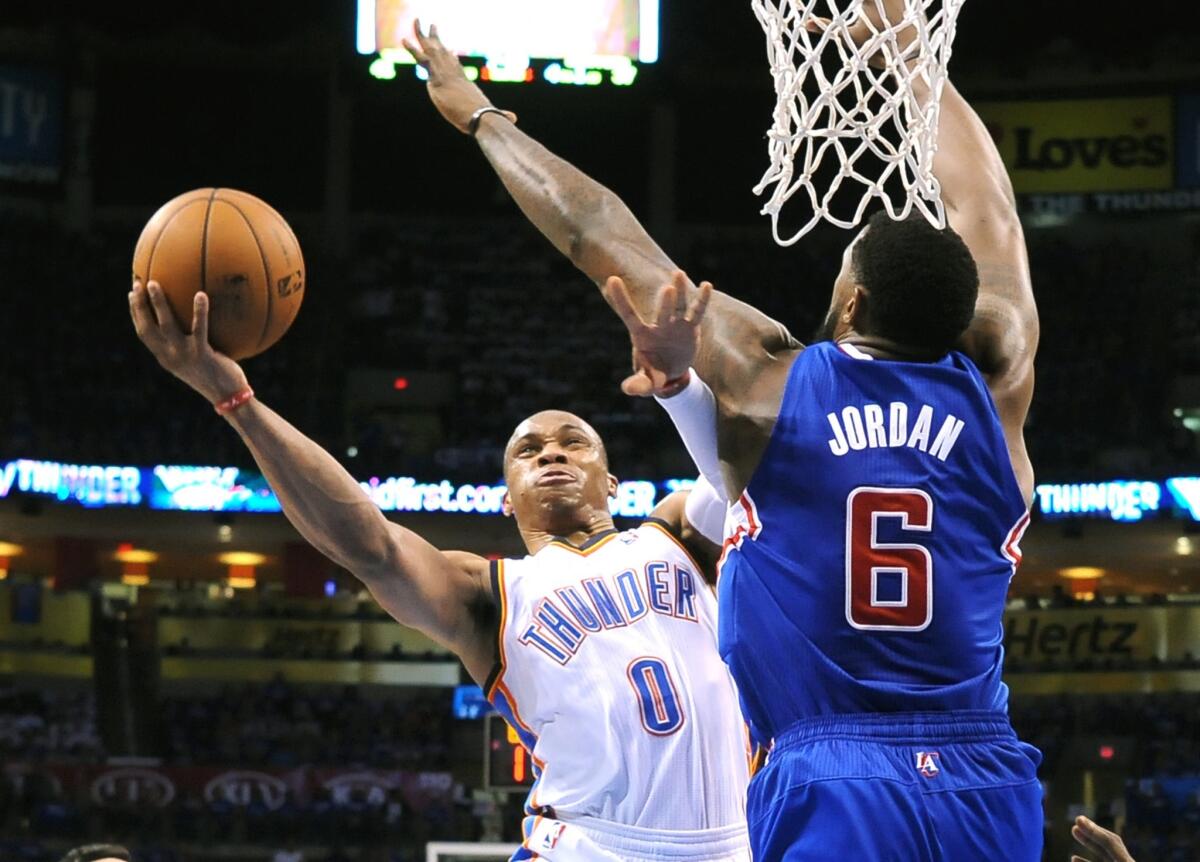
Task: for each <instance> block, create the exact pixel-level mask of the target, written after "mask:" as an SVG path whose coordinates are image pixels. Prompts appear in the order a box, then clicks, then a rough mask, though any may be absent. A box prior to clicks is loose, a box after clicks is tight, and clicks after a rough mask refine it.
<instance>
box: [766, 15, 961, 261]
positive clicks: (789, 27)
mask: <svg viewBox="0 0 1200 862" xmlns="http://www.w3.org/2000/svg"><path fill="white" fill-rule="evenodd" d="M963 2H965V0H904V4H903V5H904V16H903V18H902V19H901V20H899V21H896V22H889V23H885V24H882V25H877V24H876V23H874V22H876V21H886V20H887V17H886V16H885V15H884V7H883V0H750V5H751V6H752V7H753V8H754V13H755V15H757V16H758V20H759V22H760V23H761V24H762V26H763V29H764V30H765V31H766V34H767V56H768V59H769V60H770V62H771V74H772V76H773V77H774V79H775V93H776V96H777V97H778V102H777V104H776V108H775V122H774V125H773V126H772V128H771V130H770V132H768V134H767V137H768V140H769V149H770V154H771V167H770V169H769V170H768V171H767V173H766V174H765V175H764V176H763V178H762V182H760V183H759V184H758V186H757V187H756V188H755V190H754V191H755V194H758V195H762V194H764V193H766V192H767V190H768V189H769V190H770V199H769V200H768V201H767V203H766V204H765V205H764V206H763V214H764V215H769V216H770V217H771V224H772V229H773V231H774V234H775V241H776V242H778V243H779V244H780V245H784V246H788V245H792V244H793V243H795V242H796V241H797V240H799V239H800V238H801V237H802V236H804V235H805V234H806V233H808V232H809V231H810V230H812V229H813V228H814V227H815V226H816V225H817V224H818V223H819V222H820V221H821V220H825V221H828V222H830V223H832V224H835V225H838V226H839V227H843V228H853V227H855V226H857V225H859V224H861V223H862V220H863V215H864V214H865V212H866V210H867V207H868V206H869V205H870V203H871V201H872V200H873V199H874V198H879V199H880V200H881V201H882V202H883V205H884V207H885V208H886V210H887V213H888V215H889V216H890V217H891V218H893V219H903V218H906V217H907V216H908V215H909V213H910V212H911V211H912V209H913V207H914V206H915V207H916V208H917V209H918V210H919V211H920V212H921V213H923V214H924V215H925V217H926V218H927V219H929V221H930V222H931V223H932V224H934V225H935V226H936V227H938V228H942V227H945V210H944V208H943V207H942V201H941V188H940V186H939V185H938V181H937V180H936V179H935V178H934V176H933V156H934V153H935V152H936V150H937V129H938V106H939V104H940V102H941V95H942V88H943V87H944V85H945V82H946V67H947V65H948V63H949V62H950V51H951V46H952V44H953V42H954V33H955V22H956V21H957V19H958V12H959V10H960V9H961V8H962V4H963ZM864 4H867V7H866V10H864V8H863V7H864ZM872 9H873V10H875V12H876V15H867V14H866V12H867V11H870V10H872ZM860 18H861V19H862V20H863V21H864V22H865V23H866V24H867V28H868V29H867V32H868V33H869V35H868V36H867V38H866V40H865V41H864V42H863V44H862V45H857V44H855V41H854V39H853V38H852V36H851V28H852V27H854V26H855V25H856V24H858V23H859V19H860ZM826 19H827V20H826ZM810 25H811V26H812V27H813V28H814V29H810ZM910 28H911V29H910ZM901 36H902V37H903V41H901V38H900V37H901ZM902 46H903V47H902ZM825 57H830V58H833V57H836V59H837V60H838V63H837V68H836V70H835V71H834V72H833V73H832V74H830V72H829V70H828V69H826V68H825V67H823V66H822V63H821V61H822V59H823V58H825ZM869 61H870V62H869ZM868 154H869V156H870V157H869V158H867V162H868V164H869V165H870V167H871V168H875V167H877V166H878V165H879V163H880V162H882V164H883V171H882V173H881V174H880V175H879V176H878V177H874V178H872V177H869V176H865V175H864V174H863V173H861V172H860V169H859V167H858V165H857V162H858V161H859V160H860V159H862V158H864V157H867V156H868ZM835 160H836V161H835ZM823 166H825V171H824V172H823V173H822V176H823V177H824V176H827V175H828V174H830V173H832V172H833V170H836V176H835V177H834V178H833V180H832V182H831V183H830V184H829V187H828V188H827V189H826V190H825V191H824V193H821V192H820V191H818V189H817V188H816V186H815V185H814V182H815V181H819V180H820V177H817V173H818V171H819V170H821V168H822V167H823ZM895 179H898V180H899V183H900V184H902V186H903V189H904V195H903V200H899V201H897V200H893V194H894V193H893V194H889V192H888V191H886V190H885V189H884V183H886V182H888V181H889V180H895ZM853 184H858V185H860V186H861V187H862V189H863V193H862V198H861V200H860V201H859V202H858V206H857V209H856V210H855V212H854V215H853V217H852V218H849V219H846V218H839V217H838V216H836V215H834V214H833V213H832V212H831V205H832V204H833V200H834V196H835V195H837V194H838V193H839V191H840V192H841V193H842V195H843V198H842V200H845V195H847V194H851V195H852V194H853V193H854V191H855V189H854V186H853ZM892 185H893V186H896V185H897V183H896V182H894V181H893V183H892ZM844 186H846V187H847V188H846V189H843V187H844ZM801 191H803V192H805V193H806V194H807V196H808V200H809V203H810V204H811V208H812V216H811V218H810V219H809V221H808V222H807V224H805V225H804V226H803V227H802V228H801V229H800V230H799V231H798V232H797V233H796V234H795V235H793V236H792V237H791V238H789V239H784V238H783V237H781V236H780V233H779V230H780V228H779V217H780V213H781V211H782V210H783V207H784V205H785V204H786V203H787V202H788V201H790V200H791V199H792V198H793V197H794V196H795V195H796V194H798V193H799V192H801ZM895 196H896V197H899V195H898V194H896V195H895ZM851 199H852V198H851Z"/></svg>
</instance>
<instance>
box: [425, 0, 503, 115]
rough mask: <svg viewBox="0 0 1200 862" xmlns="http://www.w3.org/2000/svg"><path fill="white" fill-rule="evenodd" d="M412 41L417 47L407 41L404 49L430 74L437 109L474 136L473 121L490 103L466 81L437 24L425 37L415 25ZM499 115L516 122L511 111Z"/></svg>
mask: <svg viewBox="0 0 1200 862" xmlns="http://www.w3.org/2000/svg"><path fill="white" fill-rule="evenodd" d="M413 39H414V40H415V44H414V42H412V41H410V40H408V39H405V40H404V47H405V48H407V49H408V52H409V53H410V54H412V55H413V58H414V59H415V60H416V61H417V62H418V63H420V64H421V66H422V67H423V68H424V69H425V71H427V72H428V73H429V98H430V99H432V100H433V105H434V107H435V108H437V109H438V112H439V113H440V114H441V115H442V116H443V117H445V118H446V121H447V122H449V123H450V125H452V126H454V128H456V129H458V130H459V131H460V132H462V133H463V134H464V135H467V134H472V133H473V132H474V130H473V129H472V128H471V118H472V117H474V116H475V113H476V111H478V110H479V109H480V108H490V107H491V106H492V103H491V100H490V99H488V97H487V96H485V95H484V94H483V91H482V90H480V89H479V88H478V87H476V86H475V85H474V84H473V83H471V82H470V81H468V80H467V76H466V73H465V72H463V67H462V63H460V62H459V60H458V57H457V56H456V55H455V53H454V52H453V51H451V50H450V49H449V48H447V47H446V46H445V45H443V44H442V40H441V39H440V38H439V37H438V29H437V25H436V24H434V25H432V26H431V27H430V28H429V33H428V34H426V33H422V32H421V22H420V21H419V20H418V21H416V22H414V24H413ZM500 113H502V114H503V115H504V116H506V117H507V118H508V119H509V120H510V121H512V122H514V123H515V122H516V121H517V115H516V114H514V113H513V112H512V111H501V112H500Z"/></svg>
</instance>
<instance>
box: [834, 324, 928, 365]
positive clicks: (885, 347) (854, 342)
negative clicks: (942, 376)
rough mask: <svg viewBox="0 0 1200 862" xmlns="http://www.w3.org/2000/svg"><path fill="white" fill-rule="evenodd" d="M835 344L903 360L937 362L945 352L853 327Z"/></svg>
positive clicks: (869, 354)
mask: <svg viewBox="0 0 1200 862" xmlns="http://www.w3.org/2000/svg"><path fill="white" fill-rule="evenodd" d="M834 343H835V344H848V345H851V346H852V347H854V348H856V349H858V350H859V351H860V352H862V353H865V354H867V355H868V356H873V357H875V358H876V359H898V360H900V361H902V362H936V361H937V360H939V359H941V358H942V356H944V355H945V354H944V353H943V354H938V353H935V352H933V351H930V350H927V349H925V348H921V347H913V346H911V345H907V344H901V343H900V342H898V341H893V340H892V339H890V338H884V337H883V336H880V335H865V334H863V333H861V332H857V331H855V330H853V329H851V330H848V331H847V332H845V333H843V334H842V335H839V336H838V337H837V338H836V339H834Z"/></svg>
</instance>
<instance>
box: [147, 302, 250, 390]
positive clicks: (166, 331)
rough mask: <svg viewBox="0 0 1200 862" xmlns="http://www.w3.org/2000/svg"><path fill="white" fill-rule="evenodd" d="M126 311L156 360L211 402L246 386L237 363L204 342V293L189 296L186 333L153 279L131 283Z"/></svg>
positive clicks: (206, 314)
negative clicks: (190, 307) (189, 309)
mask: <svg viewBox="0 0 1200 862" xmlns="http://www.w3.org/2000/svg"><path fill="white" fill-rule="evenodd" d="M129 314H130V316H131V317H132V318H133V328H134V329H135V330H137V334H138V338H140V339H141V340H142V343H143V344H145V345H146V347H148V348H149V349H150V352H151V353H153V354H154V358H155V359H157V360H158V364H159V365H161V366H162V367H163V368H165V369H167V371H170V372H171V373H172V374H174V375H175V376H176V377H178V378H179V379H180V380H182V381H183V382H184V383H186V384H187V385H188V386H190V387H192V388H193V389H195V390H196V391H197V392H199V393H200V394H201V395H203V396H204V397H205V398H207V399H208V400H209V401H210V402H212V403H213V404H218V403H220V402H222V401H224V400H225V399H227V398H229V397H230V396H232V395H235V394H237V393H239V392H243V391H245V390H247V389H248V388H249V386H248V384H247V381H246V374H245V372H243V371H242V368H241V366H240V365H238V364H237V363H236V362H234V361H233V360H232V359H230V358H229V357H228V356H225V355H224V354H222V353H218V352H217V351H215V350H213V349H212V346H211V345H209V343H208V294H206V293H203V292H200V293H197V294H196V296H195V298H194V299H193V300H192V331H191V333H190V334H189V333H186V332H184V331H183V329H182V328H181V327H180V326H179V323H178V322H177V321H176V320H175V315H174V313H173V312H172V311H171V306H170V305H169V304H168V303H167V298H166V295H165V294H164V293H163V289H162V287H161V286H160V285H159V284H158V282H156V281H152V282H150V284H148V285H145V284H142V283H141V282H140V281H135V282H134V283H133V289H132V290H131V291H130V292H129Z"/></svg>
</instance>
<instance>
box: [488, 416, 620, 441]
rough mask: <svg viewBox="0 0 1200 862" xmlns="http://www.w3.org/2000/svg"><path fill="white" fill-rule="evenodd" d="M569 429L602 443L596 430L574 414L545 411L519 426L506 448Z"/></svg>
mask: <svg viewBox="0 0 1200 862" xmlns="http://www.w3.org/2000/svg"><path fill="white" fill-rule="evenodd" d="M569 429H574V430H579V431H582V432H583V433H584V434H586V435H587V436H588V437H590V438H591V439H592V440H593V442H596V443H599V442H600V435H599V434H597V433H596V429H595V428H593V427H592V426H591V425H589V424H588V423H587V422H586V421H584V420H583V419H581V418H579V417H578V416H576V415H575V414H574V413H568V412H566V411H565V410H543V411H542V412H541V413H535V414H534V415H532V416H530V417H529V418H528V419H526V420H525V421H524V422H522V423H521V424H520V425H518V426H517V428H516V430H515V431H513V433H512V436H511V437H510V438H509V439H508V445H507V446H506V447H505V448H506V449H508V448H511V447H512V445H513V444H514V443H516V442H517V441H518V440H520V439H522V438H524V437H529V436H537V437H551V436H554V435H555V434H558V433H560V432H562V431H564V430H569Z"/></svg>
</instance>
